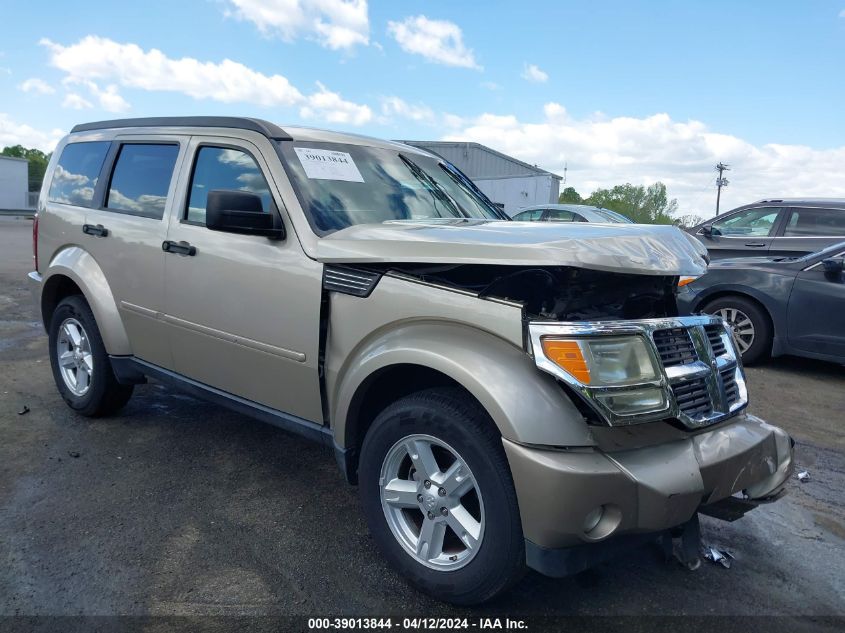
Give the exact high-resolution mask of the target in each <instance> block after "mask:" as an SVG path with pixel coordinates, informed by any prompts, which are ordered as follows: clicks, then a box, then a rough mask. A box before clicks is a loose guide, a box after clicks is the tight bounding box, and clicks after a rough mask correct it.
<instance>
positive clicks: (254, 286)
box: [159, 136, 323, 423]
mask: <svg viewBox="0 0 845 633" xmlns="http://www.w3.org/2000/svg"><path fill="white" fill-rule="evenodd" d="M213 190H241V191H248V192H251V193H254V194H256V195H258V196H260V197H261V200H262V207H263V211H264V212H265V213H271V214H276V215H277V216H279V217H278V219H280V220H283V221H284V219H285V218H283V217H281V213H280V212H281V211H283V210H284V207H283V204H282V201H281V197H280V196H279V195H278V190H277V189H276V187H275V186H274V184H273V181H272V177H271V176H270V173H269V169H268V166H267V163H266V162H265V159H264V157H263V155H262V154H261V152H260V150H259V148H258V147H257V146H256V145H254V144H253V143H250V142H249V141H246V140H236V139H233V138H228V137H226V138H222V137H221V138H217V137H210V136H194V137H192V139H191V143H190V154H189V157H188V158H187V159H186V167H185V170H184V172H183V176H182V181H181V183H180V187H179V191H180V193H179V200H180V202H179V206H178V207H177V209H176V210H175V213H174V217H173V220H172V221H171V224H170V230H169V232H168V235H167V240H168V241H169V242H176V243H184V244H182V246H185V245H190V246H191V247H193V249H194V250H193V251H191V252H192V254H188V253H185V252H184V249H183V252H182V253H179V252H169V253H167V254H166V255H165V258H166V276H167V282H166V293H165V312H166V316H165V319H166V320H167V321H168V323H169V330H170V341H171V348H172V350H173V358H174V363H175V367H176V371H177V372H178V373H180V374H182V375H184V376H186V377H188V378H191V379H193V380H196V381H197V382H200V383H202V384H204V385H209V386H211V387H214V388H217V389H220V390H222V391H225V392H227V393H229V394H234V395H236V396H239V397H241V398H245V399H247V400H250V401H252V402H256V403H259V404H262V405H265V406H268V407H272V408H273V409H277V410H280V411H284V412H285V413H289V414H293V415H295V416H297V417H299V418H303V419H306V420H309V421H312V422H318V423H322V415H323V414H322V402H321V399H320V383H319V377H318V350H319V335H320V306H321V298H322V270H323V267H322V265H321V264H319V263H318V262H315V261H313V260H311V259H308V258H307V257H306V256H305V253H304V252H303V250H302V247H301V246H300V244H299V242H298V240H297V238H296V235H295V233H294V232H293V229H292V227H291V225H290V222H285V224H286V229H287V236H286V238H285V239H283V240H273V239H269V238H267V237H262V236H259V235H244V234H237V233H227V232H221V231H212V230H210V229H208V228H206V225H205V213H206V201H207V196H208V192H209V191H213ZM159 249H161V244H159Z"/></svg>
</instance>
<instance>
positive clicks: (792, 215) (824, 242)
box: [769, 207, 845, 257]
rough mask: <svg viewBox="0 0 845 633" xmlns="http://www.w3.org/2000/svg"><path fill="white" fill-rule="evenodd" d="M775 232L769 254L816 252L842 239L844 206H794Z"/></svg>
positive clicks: (787, 255) (785, 254)
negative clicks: (780, 228) (781, 225)
mask: <svg viewBox="0 0 845 633" xmlns="http://www.w3.org/2000/svg"><path fill="white" fill-rule="evenodd" d="M778 233H779V235H778V236H776V237H775V238H774V239H773V240H772V246H771V248H770V249H769V254H770V255H779V256H780V255H782V256H786V257H792V256H799V257H800V256H801V255H806V254H807V253H815V252H816V251H820V250H822V249H824V248H827V247H828V246H833V245H834V244H837V243H839V242H843V241H845V209H826V208H819V207H793V208H792V209H789V212H788V214H787V218H786V221H785V222H784V223H783V229H782V230H781V231H779V232H778Z"/></svg>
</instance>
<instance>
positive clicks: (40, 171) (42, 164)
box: [0, 145, 52, 191]
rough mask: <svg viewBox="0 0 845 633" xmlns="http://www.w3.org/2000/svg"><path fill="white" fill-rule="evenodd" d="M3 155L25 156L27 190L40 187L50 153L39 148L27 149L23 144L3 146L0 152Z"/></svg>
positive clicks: (34, 189) (36, 189)
mask: <svg viewBox="0 0 845 633" xmlns="http://www.w3.org/2000/svg"><path fill="white" fill-rule="evenodd" d="M0 154H2V155H3V156H11V157H12V158H25V159H26V160H28V161H29V190H30V191H38V190H39V189H41V182H42V181H43V180H44V172H45V171H47V163H49V162H50V156H51V154H52V153H51V154H45V153H44V152H42V151H41V150H40V149H27V148H26V147H24V146H23V145H15V146H13V147H4V148H3V151H2V152H0Z"/></svg>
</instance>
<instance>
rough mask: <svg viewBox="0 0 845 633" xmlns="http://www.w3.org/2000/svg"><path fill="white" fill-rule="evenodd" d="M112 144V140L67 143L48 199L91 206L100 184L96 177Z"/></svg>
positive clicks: (54, 175) (55, 172)
mask: <svg viewBox="0 0 845 633" xmlns="http://www.w3.org/2000/svg"><path fill="white" fill-rule="evenodd" d="M110 146H111V143H110V142H109V141H95V142H92V143H69V144H68V145H65V148H64V149H63V150H62V155H61V156H60V157H59V162H58V163H57V164H56V169H55V170H54V171H53V180H52V181H51V182H50V192H49V194H48V195H47V198H48V200H49V201H50V202H58V203H60V204H73V205H76V206H80V207H91V206H92V205H93V200H94V190H95V189H96V187H97V177H98V176H99V175H100V170H101V169H102V168H103V161H104V160H105V159H106V154H107V153H108V151H109V147H110Z"/></svg>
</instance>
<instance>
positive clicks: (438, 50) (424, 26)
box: [387, 15, 481, 70]
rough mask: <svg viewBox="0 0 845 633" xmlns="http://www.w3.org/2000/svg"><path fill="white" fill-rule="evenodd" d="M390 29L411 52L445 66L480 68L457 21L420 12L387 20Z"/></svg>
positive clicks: (388, 29)
mask: <svg viewBox="0 0 845 633" xmlns="http://www.w3.org/2000/svg"><path fill="white" fill-rule="evenodd" d="M387 31H388V33H390V35H392V36H393V37H394V39H395V40H396V41H397V42H398V43H399V46H401V47H402V50H404V51H406V52H408V53H414V54H416V55H422V56H423V57H425V58H426V59H427V60H429V61H432V62H435V63H438V64H445V65H446V66H460V67H463V68H474V69H477V70H481V66H479V65H478V63H477V62H476V61H475V55H474V53H473V52H472V50H471V49H468V48H467V47H466V45H465V44H464V36H463V32H462V31H461V28H460V27H459V26H458V25H457V24H455V23H454V22H448V21H446V20H429V19H428V18H427V17H425V16H424V15H417V16H413V17H408V18H405V20H403V21H402V22H392V21H391V22H388V23H387Z"/></svg>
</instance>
